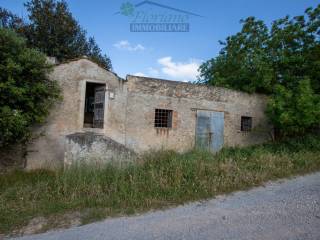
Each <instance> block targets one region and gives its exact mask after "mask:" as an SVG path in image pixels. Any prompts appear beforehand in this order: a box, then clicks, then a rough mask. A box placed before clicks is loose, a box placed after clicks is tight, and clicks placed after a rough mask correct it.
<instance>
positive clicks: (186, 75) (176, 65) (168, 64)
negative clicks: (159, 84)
mask: <svg viewBox="0 0 320 240" xmlns="http://www.w3.org/2000/svg"><path fill="white" fill-rule="evenodd" d="M158 63H159V64H160V65H162V68H161V72H162V73H164V74H166V75H168V76H169V77H172V78H174V79H176V80H181V81H192V80H196V79H197V76H198V74H199V72H198V68H199V66H200V64H201V61H200V60H196V59H190V60H189V61H188V62H174V61H172V57H170V56H168V57H163V58H160V59H158Z"/></svg>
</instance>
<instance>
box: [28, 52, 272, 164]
mask: <svg viewBox="0 0 320 240" xmlns="http://www.w3.org/2000/svg"><path fill="white" fill-rule="evenodd" d="M50 77H51V78H52V79H55V80H57V81H58V82H59V84H60V86H61V88H62V93H63V100H62V101H61V102H60V103H58V104H57V105H56V106H55V107H54V109H53V110H52V111H51V114H50V116H49V117H48V119H47V122H46V123H45V124H43V125H41V126H38V127H36V128H35V130H34V132H35V136H36V137H35V138H34V140H33V141H32V143H30V144H29V145H28V147H27V155H26V167H27V168H28V169H35V168H41V167H45V168H48V167H56V166H61V165H62V164H63V163H65V164H66V163H70V162H72V161H76V160H77V159H81V158H83V159H86V160H87V161H91V159H92V161H95V160H103V161H109V160H110V159H113V160H116V161H118V160H119V159H124V160H125V159H126V158H127V157H129V156H131V155H132V154H136V153H141V152H144V151H148V150H151V149H161V148H163V149H173V150H176V151H179V152H182V151H187V150H189V149H192V148H194V147H201V148H206V149H209V150H211V151H214V152H215V151H219V150H220V149H221V148H222V147H223V146H245V145H250V144H257V143H262V142H265V141H267V140H268V139H269V138H270V137H269V136H270V126H269V125H268V122H267V119H266V116H265V113H264V112H265V107H266V97H265V96H263V95H257V94H251V95H250V94H247V93H243V92H239V91H233V90H229V89H225V88H218V87H208V86H203V85H194V84H190V83H183V82H175V81H168V80H160V79H153V78H145V77H137V76H130V75H128V76H127V77H126V79H121V78H120V77H118V76H117V75H116V74H114V73H112V72H108V71H106V70H104V69H102V68H100V67H99V66H98V65H97V64H95V63H93V62H91V61H89V60H88V59H85V58H83V59H78V60H75V61H71V62H68V63H64V64H60V65H57V66H55V68H54V71H53V72H52V73H51V75H50ZM119 161H120V160H119Z"/></svg>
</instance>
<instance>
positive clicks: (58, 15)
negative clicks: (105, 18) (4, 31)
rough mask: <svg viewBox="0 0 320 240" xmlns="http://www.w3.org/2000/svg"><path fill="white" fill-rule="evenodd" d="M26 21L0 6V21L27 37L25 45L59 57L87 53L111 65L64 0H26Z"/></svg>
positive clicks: (100, 63)
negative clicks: (27, 14)
mask: <svg viewBox="0 0 320 240" xmlns="http://www.w3.org/2000/svg"><path fill="white" fill-rule="evenodd" d="M25 6H26V8H27V10H28V12H29V23H28V24H27V23H25V22H24V21H23V20H22V19H20V18H19V17H17V16H16V15H14V14H13V13H11V12H9V11H8V10H5V9H1V8H0V22H1V23H2V26H3V27H5V28H9V29H13V30H14V31H16V32H17V33H19V34H20V35H21V36H23V37H25V38H26V39H27V45H28V46H29V47H32V48H37V49H39V50H40V51H42V52H43V53H45V54H47V55H48V56H52V57H56V58H57V59H58V60H59V61H65V60H70V59H75V58H79V57H82V56H88V57H89V58H90V59H91V60H92V61H94V62H96V63H97V64H99V65H100V66H101V67H103V68H105V69H106V70H111V69H112V64H111V60H110V58H109V57H108V56H107V55H105V54H102V51H101V49H100V48H99V46H98V44H97V43H96V41H95V40H94V38H91V37H90V38H87V33H86V31H85V30H83V29H82V28H81V26H80V25H79V23H78V22H77V21H76V19H74V17H73V16H72V13H71V12H70V11H69V9H68V5H67V3H66V2H65V1H64V0H61V1H58V0H30V1H29V2H27V3H26V4H25Z"/></svg>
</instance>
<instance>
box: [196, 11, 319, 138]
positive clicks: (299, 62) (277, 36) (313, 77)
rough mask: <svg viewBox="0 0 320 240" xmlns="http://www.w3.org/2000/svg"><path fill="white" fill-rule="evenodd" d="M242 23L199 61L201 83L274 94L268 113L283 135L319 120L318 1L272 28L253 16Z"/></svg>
mask: <svg viewBox="0 0 320 240" xmlns="http://www.w3.org/2000/svg"><path fill="white" fill-rule="evenodd" d="M241 22H242V24H243V26H242V30H241V31H240V32H239V33H237V34H235V35H233V36H230V37H228V38H227V40H226V42H225V43H222V44H223V48H222V50H221V52H220V53H219V55H218V56H217V57H216V58H213V59H210V60H208V61H207V62H205V63H204V64H202V65H201V66H200V69H199V70H200V80H199V82H200V83H206V84H211V85H214V86H222V87H228V88H233V89H237V90H242V91H246V92H249V93H253V92H257V93H264V94H268V95H270V103H269V107H268V115H269V117H270V119H271V121H272V123H273V124H274V126H275V127H276V128H277V130H279V131H280V132H281V133H282V135H296V134H301V133H304V132H306V131H307V130H308V129H310V128H312V127H313V126H316V125H318V124H319V121H318V120H317V117H316V116H318V117H319V115H318V112H319V111H320V109H319V103H318V100H317V99H319V94H320V81H319V80H320V62H319V59H320V5H319V6H318V7H317V8H315V9H312V8H308V9H307V10H306V11H305V14H304V15H302V16H296V17H294V18H290V17H289V16H286V17H285V18H282V19H279V20H276V21H274V22H273V23H272V26H271V29H268V27H267V26H266V25H265V24H264V23H263V22H262V21H260V20H256V19H255V18H254V17H250V18H247V19H246V20H244V21H241ZM314 110H315V111H314Z"/></svg>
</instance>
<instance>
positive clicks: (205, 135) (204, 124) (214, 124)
mask: <svg viewBox="0 0 320 240" xmlns="http://www.w3.org/2000/svg"><path fill="white" fill-rule="evenodd" d="M223 132H224V113H223V112H213V111H203V110H198V111H197V125H196V146H197V147H199V148H204V149H208V150H210V151H213V152H217V151H219V150H220V149H221V148H222V147H223V143H224V140H223V135H224V133H223Z"/></svg>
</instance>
